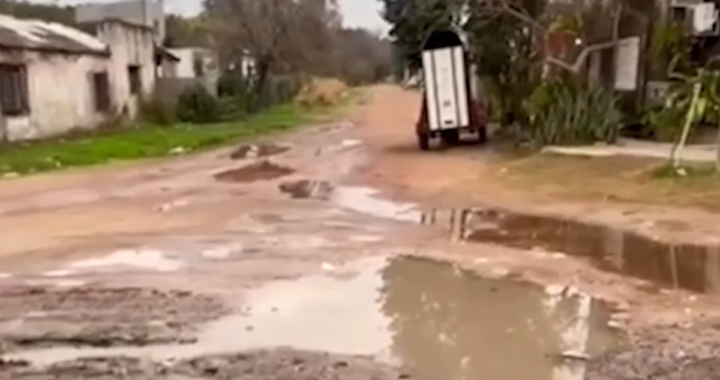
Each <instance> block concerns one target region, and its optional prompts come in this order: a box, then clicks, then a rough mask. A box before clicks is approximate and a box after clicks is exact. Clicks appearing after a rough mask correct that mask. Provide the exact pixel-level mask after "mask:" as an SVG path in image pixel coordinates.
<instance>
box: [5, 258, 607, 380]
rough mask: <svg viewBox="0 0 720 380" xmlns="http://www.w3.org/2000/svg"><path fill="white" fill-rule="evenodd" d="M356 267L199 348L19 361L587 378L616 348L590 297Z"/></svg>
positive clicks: (275, 300) (308, 284) (414, 269)
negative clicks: (202, 361)
mask: <svg viewBox="0 0 720 380" xmlns="http://www.w3.org/2000/svg"><path fill="white" fill-rule="evenodd" d="M358 264H359V265H360V267H361V268H363V271H361V272H360V273H358V274H356V275H352V276H347V275H343V276H340V277H329V276H316V277H307V278H303V279H300V280H298V281H293V282H285V283H276V284H274V285H271V286H268V287H266V288H263V289H260V290H258V291H256V292H254V293H252V295H251V297H250V299H249V306H250V307H251V308H250V309H249V310H250V312H249V314H248V315H239V316H238V315H236V316H231V317H227V318H223V319H220V320H218V321H215V322H213V323H211V324H210V325H208V326H207V327H206V328H205V329H204V331H203V332H202V333H201V334H200V336H199V339H198V343H197V344H193V345H185V346H177V345H176V346H155V347H142V348H118V349H105V350H103V349H65V348H57V349H49V350H42V351H27V352H25V353H22V354H20V355H18V356H19V357H21V358H23V359H28V360H32V361H35V362H36V363H38V364H43V363H49V362H56V361H61V360H67V359H74V358H77V357H79V356H85V357H87V356H97V355H131V356H140V355H142V356H147V357H152V358H153V359H156V360H165V359H168V358H187V357H192V356H197V355H207V354H212V353H221V352H234V351H240V350H245V349H253V348H262V347H273V346H293V347H295V348H298V349H309V350H324V351H332V352H339V353H349V354H368V355H375V356H377V357H379V358H381V359H384V360H387V361H390V362H393V363H395V364H400V365H403V366H405V367H406V369H407V370H408V371H409V372H410V373H411V374H413V376H414V378H418V379H428V380H429V379H473V380H483V379H487V380H496V379H534V380H544V379H547V380H551V379H552V380H555V379H562V380H565V379H573V380H575V379H577V380H579V379H582V377H583V371H584V360H582V359H580V360H578V359H577V358H584V357H586V356H593V355H597V354H599V353H601V352H603V351H605V350H607V349H610V348H614V347H616V345H617V344H618V343H617V342H618V340H617V335H616V332H614V331H613V330H611V329H610V328H608V327H607V321H608V312H607V311H606V310H604V309H603V308H602V305H601V304H600V303H599V302H597V301H595V300H593V299H591V298H589V297H587V296H585V295H581V294H568V293H567V292H554V293H553V294H549V293H545V292H543V291H542V290H540V289H539V288H535V287H532V286H529V285H526V284H520V283H515V282H511V281H508V280H488V279H481V278H479V277H477V276H476V275H474V274H471V273H468V272H465V271H460V270H457V269H455V268H453V267H452V266H451V265H447V264H441V263H436V262H433V261H429V260H419V259H410V258H398V259H394V260H392V261H389V262H386V261H384V260H373V261H368V262H362V263H358ZM429 278H432V280H433V281H428V279H429ZM569 358H575V359H569Z"/></svg>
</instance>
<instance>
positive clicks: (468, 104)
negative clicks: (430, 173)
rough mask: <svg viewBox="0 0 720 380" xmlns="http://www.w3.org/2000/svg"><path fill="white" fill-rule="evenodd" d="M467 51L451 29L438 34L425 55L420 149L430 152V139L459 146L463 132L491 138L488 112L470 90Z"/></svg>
mask: <svg viewBox="0 0 720 380" xmlns="http://www.w3.org/2000/svg"><path fill="white" fill-rule="evenodd" d="M469 71H470V70H469V65H468V58H467V52H466V51H465V46H464V44H463V42H462V40H461V39H460V37H459V35H458V34H457V33H456V32H454V31H451V30H442V31H435V32H433V33H432V34H430V36H429V37H428V39H427V41H426V43H425V46H424V47H423V52H422V79H423V104H422V109H421V111H420V118H419V120H418V122H417V125H416V134H417V141H418V146H419V147H420V149H422V150H428V149H430V139H431V138H435V137H438V136H439V137H440V139H441V140H442V141H443V143H445V144H447V145H455V144H457V143H459V141H460V132H461V131H469V132H471V133H474V134H476V135H477V141H478V142H480V143H482V142H485V140H486V139H487V131H486V128H485V127H486V125H487V113H486V110H485V107H484V105H483V104H482V103H481V102H479V101H478V100H477V99H474V96H473V94H472V91H471V88H470V75H469Z"/></svg>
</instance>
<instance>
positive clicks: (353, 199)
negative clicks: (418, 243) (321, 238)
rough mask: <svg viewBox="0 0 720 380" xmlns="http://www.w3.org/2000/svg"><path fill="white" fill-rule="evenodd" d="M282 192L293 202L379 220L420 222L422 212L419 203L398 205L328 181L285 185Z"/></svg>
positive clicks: (375, 194)
mask: <svg viewBox="0 0 720 380" xmlns="http://www.w3.org/2000/svg"><path fill="white" fill-rule="evenodd" d="M278 188H279V189H280V191H281V192H283V193H286V194H289V195H290V196H291V197H292V198H293V199H308V198H311V199H319V200H326V201H330V202H332V203H334V204H335V205H336V206H338V207H341V208H344V209H347V210H352V211H355V212H359V213H362V214H366V215H372V216H376V217H379V218H386V219H393V220H398V221H405V222H419V221H420V220H421V219H422V212H420V211H419V209H418V205H416V204H415V203H401V202H394V201H390V200H387V199H383V198H381V197H379V196H378V195H379V193H380V192H379V191H377V190H375V189H372V188H368V187H359V186H333V185H332V184H331V183H329V182H326V181H315V180H307V179H305V180H298V181H287V182H283V183H281V184H280V185H279V186H278Z"/></svg>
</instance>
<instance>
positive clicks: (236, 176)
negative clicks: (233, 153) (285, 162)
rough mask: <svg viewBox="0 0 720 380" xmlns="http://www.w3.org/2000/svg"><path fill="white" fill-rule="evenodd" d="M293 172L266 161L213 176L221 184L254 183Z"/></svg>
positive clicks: (290, 169)
mask: <svg viewBox="0 0 720 380" xmlns="http://www.w3.org/2000/svg"><path fill="white" fill-rule="evenodd" d="M294 172H295V170H294V169H292V168H288V167H285V166H280V165H278V164H275V163H273V162H271V161H268V160H261V161H257V162H255V163H252V164H250V165H247V166H243V167H240V168H237V169H231V170H226V171H224V172H221V173H218V174H216V175H215V179H216V180H218V181H222V182H255V181H265V180H270V179H275V178H279V177H283V176H286V175H290V174H292V173H294Z"/></svg>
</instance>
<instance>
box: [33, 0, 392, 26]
mask: <svg viewBox="0 0 720 380" xmlns="http://www.w3.org/2000/svg"><path fill="white" fill-rule="evenodd" d="M31 1H36V2H43V3H50V2H55V3H58V2H59V3H61V4H77V3H86V2H97V3H100V2H104V1H112V0H31ZM201 2H202V0H165V9H166V10H167V11H168V12H172V13H180V14H183V15H192V14H195V13H197V12H198V11H199V10H200V4H201ZM339 2H340V7H341V10H342V13H343V19H344V20H345V24H346V25H347V26H353V27H363V28H368V29H371V30H378V29H380V30H382V31H386V30H387V25H386V24H385V23H384V22H383V20H382V18H381V17H380V15H379V13H378V12H380V9H381V5H380V2H379V0H339Z"/></svg>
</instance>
